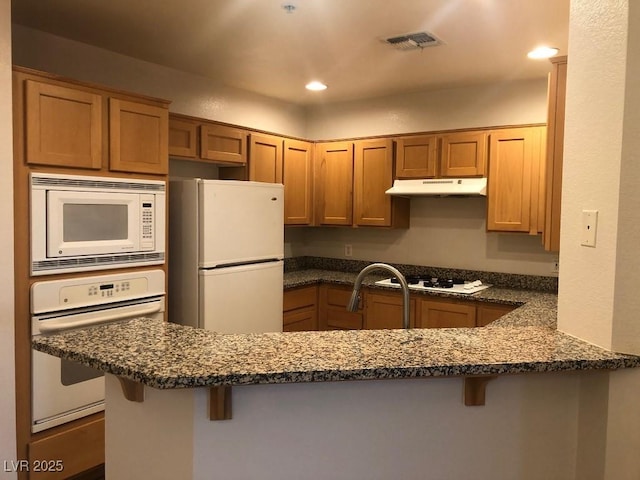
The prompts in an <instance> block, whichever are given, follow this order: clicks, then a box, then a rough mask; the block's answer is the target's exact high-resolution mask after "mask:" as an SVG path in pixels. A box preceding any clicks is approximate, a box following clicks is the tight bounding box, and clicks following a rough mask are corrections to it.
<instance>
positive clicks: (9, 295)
mask: <svg viewBox="0 0 640 480" xmlns="http://www.w3.org/2000/svg"><path fill="white" fill-rule="evenodd" d="M10 18H11V1H10V0H0V159H2V161H0V224H2V225H3V230H4V234H3V235H0V272H2V275H3V282H2V283H3V287H2V289H0V365H2V368H1V369H0V385H1V386H2V395H0V459H2V460H5V461H10V460H16V427H15V425H16V417H15V410H16V409H15V374H14V372H15V360H14V358H15V357H14V341H13V337H14V331H13V314H14V304H13V235H11V234H10V233H9V232H11V231H12V228H11V225H13V173H12V172H13V161H12V159H13V149H12V145H13V137H12V124H11V24H10V20H9V19H10ZM0 476H1V477H2V478H7V479H8V478H15V474H11V473H5V472H3V473H2V474H0Z"/></svg>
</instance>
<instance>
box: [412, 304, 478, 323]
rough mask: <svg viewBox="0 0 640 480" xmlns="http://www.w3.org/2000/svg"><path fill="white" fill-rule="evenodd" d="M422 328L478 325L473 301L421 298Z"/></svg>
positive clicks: (420, 320)
mask: <svg viewBox="0 0 640 480" xmlns="http://www.w3.org/2000/svg"><path fill="white" fill-rule="evenodd" d="M418 326H419V327H420V328H464V327H475V326H476V307H475V305H474V304H473V303H451V302H448V301H442V300H425V299H421V300H420V314H419V325H418Z"/></svg>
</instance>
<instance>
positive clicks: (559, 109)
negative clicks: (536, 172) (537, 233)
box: [543, 56, 567, 252]
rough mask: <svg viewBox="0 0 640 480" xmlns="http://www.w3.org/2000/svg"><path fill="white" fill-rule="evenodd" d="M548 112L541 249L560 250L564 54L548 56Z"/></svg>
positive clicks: (565, 79)
mask: <svg viewBox="0 0 640 480" xmlns="http://www.w3.org/2000/svg"><path fill="white" fill-rule="evenodd" d="M551 63H552V65H553V67H552V70H551V74H550V76H549V111H548V117H547V162H546V163H547V169H546V178H545V186H546V208H545V224H544V235H543V243H544V248H545V250H548V251H552V252H558V251H560V210H561V208H560V197H561V196H562V149H563V146H564V116H565V96H566V91H567V57H566V56H563V57H555V58H552V59H551Z"/></svg>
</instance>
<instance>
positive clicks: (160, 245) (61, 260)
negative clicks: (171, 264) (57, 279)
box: [30, 173, 166, 275]
mask: <svg viewBox="0 0 640 480" xmlns="http://www.w3.org/2000/svg"><path fill="white" fill-rule="evenodd" d="M30 183H31V190H30V191H31V274H32V275H46V274H53V273H63V272H77V271H84V270H102V269H109V268H121V267H129V266H138V265H158V264H162V263H164V260H165V212H166V182H164V181H159V180H141V179H128V178H113V177H86V176H77V175H59V174H49V173H31V176H30Z"/></svg>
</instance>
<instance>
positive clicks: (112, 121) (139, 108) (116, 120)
mask: <svg viewBox="0 0 640 480" xmlns="http://www.w3.org/2000/svg"><path fill="white" fill-rule="evenodd" d="M168 135H169V113H168V111H167V109H166V108H162V107H157V106H153V105H145V104H142V103H137V102H131V101H127V100H120V99H116V98H110V99H109V150H110V154H109V169H110V170H116V171H121V172H135V173H154V174H167V173H168V171H169V167H168V163H169V153H168V145H169V141H168Z"/></svg>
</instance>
